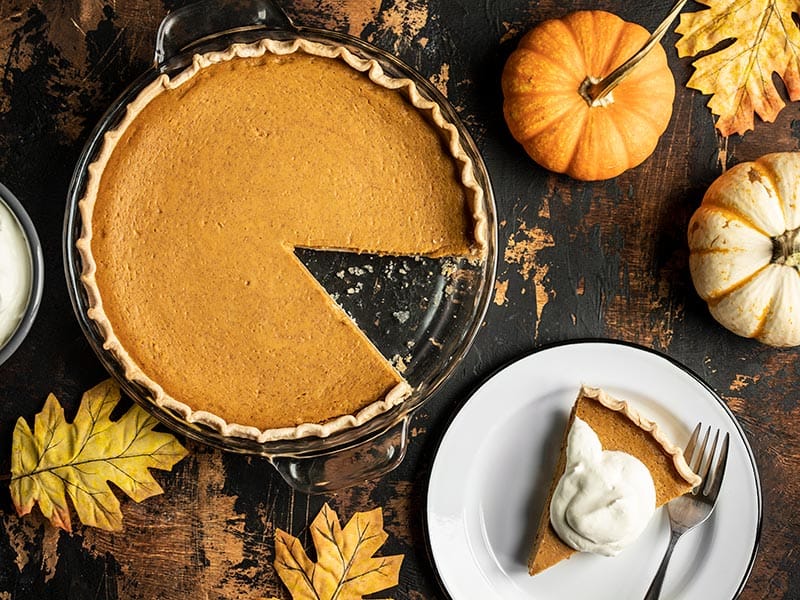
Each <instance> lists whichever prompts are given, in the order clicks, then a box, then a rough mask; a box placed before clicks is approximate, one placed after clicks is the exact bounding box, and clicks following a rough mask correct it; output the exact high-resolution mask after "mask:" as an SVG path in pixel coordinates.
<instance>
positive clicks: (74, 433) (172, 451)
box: [10, 379, 186, 531]
mask: <svg viewBox="0 0 800 600" xmlns="http://www.w3.org/2000/svg"><path fill="white" fill-rule="evenodd" d="M119 399H120V391H119V386H118V385H117V384H116V383H115V382H114V381H112V380H110V379H109V380H107V381H104V382H103V383H100V384H99V385H97V386H95V387H93V388H92V389H90V390H89V391H87V392H86V393H85V394H84V395H83V398H82V399H81V404H80V406H79V408H78V414H77V415H76V416H75V420H74V421H73V422H72V423H71V424H70V423H68V422H67V421H66V419H65V418H64V409H63V408H62V407H61V405H60V404H59V403H58V400H57V399H56V397H55V396H53V395H52V394H50V395H49V396H48V397H47V401H46V402H45V405H44V408H43V409H42V412H40V413H39V414H38V415H36V417H35V419H34V425H33V431H31V429H30V427H29V426H28V423H27V422H26V421H25V419H23V418H22V417H20V418H19V420H17V425H16V427H15V428H14V437H13V441H12V453H11V484H10V486H11V499H12V500H13V502H14V506H15V507H16V509H17V512H18V513H19V514H20V516H22V515H26V514H28V513H29V512H30V511H31V509H32V508H33V505H34V503H36V502H38V503H39V508H40V509H41V511H42V514H43V515H44V516H45V517H47V518H48V519H50V522H51V523H52V524H53V525H55V526H56V527H61V528H62V529H65V530H67V531H71V530H72V524H71V522H70V514H69V506H68V505H67V498H66V495H67V494H68V495H69V497H70V499H71V500H72V505H73V506H74V507H75V511H76V512H77V514H78V518H79V519H80V520H81V522H82V523H84V524H85V525H91V526H93V527H99V528H101V529H107V530H111V531H116V530H119V529H122V513H121V512H120V508H119V500H118V499H117V497H116V496H115V495H114V492H113V491H111V488H110V487H109V486H108V482H109V481H110V482H113V483H114V484H116V485H117V486H118V487H119V488H120V489H121V490H122V491H124V492H125V493H126V494H127V495H128V496H130V497H131V498H132V499H133V500H135V501H136V502H141V501H142V500H144V499H145V498H149V497H150V496H155V495H156V494H161V493H162V492H163V490H162V489H161V486H160V485H158V483H157V482H156V480H155V479H153V476H152V475H151V474H150V471H149V470H148V469H150V468H155V469H164V470H169V469H171V468H172V466H173V465H174V464H175V463H176V462H178V461H179V460H181V459H182V458H183V457H184V456H186V449H185V448H184V447H183V446H181V445H180V444H179V443H178V441H177V440H176V439H175V438H174V437H173V436H172V435H170V434H168V433H159V432H156V431H153V427H155V426H156V425H157V424H158V421H156V420H155V419H154V418H153V417H151V416H150V415H148V414H147V413H146V412H145V411H144V410H142V409H141V408H139V407H138V406H133V407H132V408H130V409H129V410H128V411H127V412H126V413H125V414H124V415H123V416H122V417H121V418H120V419H119V420H117V421H111V420H110V419H109V417H110V415H111V412H112V411H113V410H114V407H115V406H116V405H117V402H119Z"/></svg>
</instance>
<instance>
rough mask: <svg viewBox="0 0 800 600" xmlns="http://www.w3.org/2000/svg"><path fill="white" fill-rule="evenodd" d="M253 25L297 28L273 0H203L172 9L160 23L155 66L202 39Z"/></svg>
mask: <svg viewBox="0 0 800 600" xmlns="http://www.w3.org/2000/svg"><path fill="white" fill-rule="evenodd" d="M254 27H259V28H271V29H294V25H293V24H292V21H291V19H290V18H289V17H288V16H287V15H286V13H285V12H283V9H281V8H280V7H279V6H278V5H277V4H276V3H275V2H273V1H272V0H200V1H199V2H194V3H192V4H189V5H187V6H184V7H182V8H179V9H177V10H174V11H172V12H171V13H169V14H168V15H167V16H166V17H164V20H163V21H161V25H159V27H158V33H157V34H156V53H155V63H156V66H157V67H158V66H160V65H163V64H164V63H166V62H168V61H169V60H170V59H171V58H173V57H174V56H176V55H177V54H179V53H180V52H181V51H183V50H184V49H185V48H186V47H187V46H189V45H191V44H192V43H194V42H197V41H200V40H202V39H205V38H208V37H213V36H216V35H217V34H220V33H223V32H230V31H236V30H242V29H251V28H254Z"/></svg>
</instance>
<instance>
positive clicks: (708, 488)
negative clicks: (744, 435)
mask: <svg viewBox="0 0 800 600" xmlns="http://www.w3.org/2000/svg"><path fill="white" fill-rule="evenodd" d="M730 439H731V435H730V433H728V432H725V437H724V438H723V439H722V447H721V448H720V450H719V458H718V459H717V465H716V467H714V472H713V473H712V474H711V477H712V479H711V480H709V481H708V482H706V485H705V486H704V489H703V495H705V496H707V497H708V498H709V499H710V500H711V501H712V502H715V501H716V499H717V496H718V495H719V489H720V488H721V487H722V477H723V475H725V465H726V464H727V463H728V445H729V442H730Z"/></svg>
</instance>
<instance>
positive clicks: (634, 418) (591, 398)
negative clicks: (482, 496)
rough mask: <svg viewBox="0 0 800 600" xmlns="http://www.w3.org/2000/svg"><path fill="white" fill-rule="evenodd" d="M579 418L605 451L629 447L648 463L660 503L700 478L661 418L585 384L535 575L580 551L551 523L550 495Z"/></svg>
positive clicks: (537, 542) (531, 565)
mask: <svg viewBox="0 0 800 600" xmlns="http://www.w3.org/2000/svg"><path fill="white" fill-rule="evenodd" d="M575 417H579V418H580V419H582V420H583V421H585V422H586V423H588V425H589V426H590V427H591V428H592V429H593V430H594V431H595V433H597V436H598V437H599V438H600V443H601V444H602V446H603V449H604V450H616V451H621V452H627V453H628V454H631V455H633V456H634V457H636V458H638V459H639V460H640V461H642V462H643V463H644V464H645V466H647V468H648V469H649V470H650V474H651V475H652V477H653V483H654V484H655V488H656V506H661V505H663V504H665V503H667V502H669V501H670V500H672V499H674V498H677V497H678V496H681V495H683V494H685V493H686V492H688V491H690V490H691V489H692V488H693V487H694V486H696V485H698V484H699V483H700V481H701V480H700V477H698V476H697V475H696V474H695V473H694V472H693V471H692V470H691V469H690V468H689V465H688V464H686V460H685V459H684V457H683V451H682V450H681V449H680V448H677V447H676V446H674V445H673V444H672V443H671V442H670V441H669V440H668V439H667V438H666V437H665V436H664V434H663V432H662V431H661V430H660V429H659V427H658V425H657V424H656V423H654V422H653V421H650V420H648V419H646V418H644V417H643V416H642V415H641V414H639V412H638V411H637V410H636V409H634V408H632V407H631V406H630V405H628V403H627V402H624V401H622V400H618V399H616V398H613V397H611V396H609V395H608V394H606V393H605V392H604V391H603V390H601V389H597V388H591V387H586V386H583V387H581V390H580V392H579V394H578V398H577V400H576V401H575V404H574V405H573V407H572V412H571V413H570V416H569V422H568V424H567V428H566V430H565V432H564V437H563V440H562V443H561V452H560V456H559V460H558V465H557V466H556V471H555V477H554V478H553V483H552V485H551V487H550V491H549V493H548V495H547V501H546V502H545V506H544V510H543V511H542V515H541V517H540V519H539V527H538V529H537V531H536V537H535V539H534V542H533V547H532V550H531V554H530V557H529V559H528V572H529V573H530V574H531V575H536V574H537V573H541V572H542V571H544V570H545V569H548V568H550V567H552V566H553V565H555V564H556V563H558V562H561V561H562V560H564V559H567V558H569V557H570V556H572V555H573V554H575V553H576V552H577V551H576V550H575V549H573V548H572V547H570V546H568V545H567V544H565V543H564V542H563V541H562V540H561V538H560V537H558V534H556V532H555V530H554V529H553V526H552V525H551V524H550V500H551V499H552V497H553V493H554V491H555V488H556V485H557V484H558V481H559V480H560V479H561V476H562V475H563V474H564V470H565V467H566V449H567V437H568V434H569V431H570V429H571V427H572V423H573V421H574V420H575Z"/></svg>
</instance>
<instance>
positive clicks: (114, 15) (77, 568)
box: [0, 0, 800, 600]
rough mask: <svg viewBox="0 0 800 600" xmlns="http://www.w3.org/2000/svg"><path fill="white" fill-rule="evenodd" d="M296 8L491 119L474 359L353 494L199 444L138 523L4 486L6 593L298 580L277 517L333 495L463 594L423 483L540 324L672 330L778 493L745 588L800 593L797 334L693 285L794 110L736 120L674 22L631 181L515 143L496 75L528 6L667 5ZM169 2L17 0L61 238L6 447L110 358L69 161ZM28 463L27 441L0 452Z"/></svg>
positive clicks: (385, 1) (466, 2)
mask: <svg viewBox="0 0 800 600" xmlns="http://www.w3.org/2000/svg"><path fill="white" fill-rule="evenodd" d="M280 3H281V4H282V5H283V6H284V7H285V8H286V9H287V11H288V12H289V13H290V15H291V16H292V17H294V18H295V19H296V20H297V21H298V22H300V23H305V24H309V25H316V26H322V27H327V28H331V29H336V30H339V31H346V32H349V33H351V34H353V35H357V36H360V37H362V38H363V39H365V40H368V41H370V42H372V43H374V44H376V45H378V46H381V47H383V48H385V49H387V50H390V51H392V52H394V53H396V54H397V55H399V56H400V57H401V58H402V59H404V60H405V61H406V62H408V63H409V64H411V65H412V66H414V67H415V68H417V69H418V70H419V71H420V72H422V73H423V74H424V75H425V76H426V77H428V78H429V79H430V80H431V81H432V82H433V83H434V84H435V85H436V86H437V87H438V88H439V89H440V90H441V91H442V92H443V93H445V94H447V96H448V97H449V98H450V100H451V101H452V102H453V104H454V105H455V106H456V107H457V109H458V110H459V111H460V113H461V116H462V118H463V119H464V121H465V122H466V123H467V125H468V127H469V128H470V129H471V131H472V133H473V134H474V136H475V138H476V140H477V142H478V144H479V146H480V148H481V151H482V153H483V155H484V157H485V159H486V162H487V164H488V167H489V170H490V173H491V176H492V179H493V182H494V186H495V192H496V196H497V200H498V210H499V221H500V228H499V240H500V248H499V256H500V261H499V265H498V274H497V281H496V287H495V295H494V297H493V300H494V301H493V302H492V303H491V305H490V308H489V312H488V314H487V316H486V321H485V325H484V327H483V328H482V331H481V332H480V334H479V336H478V338H477V341H476V344H475V346H474V348H473V349H472V351H471V352H470V354H469V355H468V357H467V358H466V360H465V361H464V362H463V363H462V364H461V365H460V366H459V368H458V369H457V372H456V374H455V375H454V377H453V378H452V379H451V380H450V381H449V382H448V383H447V384H446V385H445V386H444V387H443V389H442V390H441V392H440V393H439V394H438V395H437V396H436V397H435V398H434V399H433V400H432V401H431V402H430V403H429V404H427V405H425V406H424V407H423V409H422V410H420V411H419V412H418V413H417V415H416V416H415V418H414V420H413V421H412V424H411V438H412V443H411V446H410V450H409V454H408V456H407V457H406V459H405V461H404V462H403V464H402V465H401V466H400V468H399V469H397V470H396V471H395V472H393V473H390V474H389V475H387V476H386V477H384V478H383V479H382V480H380V481H377V482H370V483H368V484H364V485H362V486H357V487H355V488H352V489H349V490H346V491H344V492H341V493H339V494H335V495H331V496H320V497H306V496H303V495H300V494H295V493H293V492H291V491H290V490H289V488H288V487H287V486H286V485H285V484H284V483H283V482H282V481H281V480H280V478H279V477H278V476H277V474H276V473H275V471H274V470H273V469H272V467H270V465H268V464H267V463H266V462H265V461H263V460H261V459H258V458H247V457H241V456H234V455H223V454H222V453H220V452H218V451H216V450H211V449H208V448H203V447H201V446H198V445H196V444H191V443H190V444H189V447H190V449H191V450H192V454H191V456H190V457H189V458H188V459H186V460H185V461H183V462H182V463H181V464H180V465H178V466H177V467H176V468H175V470H174V471H173V472H172V473H169V474H164V473H159V474H158V477H159V481H160V482H161V484H162V485H163V487H164V489H165V493H164V494H163V495H162V496H159V497H156V498H153V499H150V500H148V501H146V502H144V503H143V504H135V503H133V502H131V501H130V500H128V499H123V500H122V505H123V512H124V514H125V524H126V529H125V531H124V532H123V533H117V534H110V533H106V532H101V531H96V530H89V529H81V528H78V529H77V530H76V532H75V533H74V534H73V535H67V534H65V533H62V532H59V531H56V530H54V529H53V528H51V527H50V526H49V525H46V524H45V523H44V522H43V521H42V519H41V518H40V517H37V516H36V515H33V516H30V517H26V518H24V519H20V518H18V517H16V516H15V515H14V514H13V512H12V508H11V503H10V500H9V498H8V494H7V493H5V492H4V493H3V495H2V500H0V599H4V598H21V599H27V598H35V599H48V598H65V597H68V598H76V599H82V598H104V599H112V598H119V599H125V600H138V599H142V600H144V599H150V598H165V599H176V600H177V599H183V598H187V597H199V598H211V599H217V598H220V599H221V598H248V599H249V598H262V597H273V596H274V597H276V598H280V599H286V598H288V597H289V596H288V594H287V592H286V591H285V590H284V589H283V588H282V586H281V584H280V582H279V581H278V579H277V577H276V575H275V571H274V569H273V567H272V560H273V542H272V536H273V533H274V530H275V528H276V527H280V528H282V529H285V530H287V531H290V532H291V533H293V534H294V535H297V536H299V537H300V539H301V541H303V543H304V544H305V545H306V546H307V547H308V546H310V539H309V534H308V529H307V524H308V523H309V522H310V520H311V518H313V516H314V515H315V514H316V512H317V511H318V510H319V508H320V507H321V506H322V504H323V503H324V502H325V501H328V502H330V503H331V506H332V507H333V508H334V509H335V510H336V511H337V512H338V513H339V514H340V516H341V517H342V518H343V519H349V517H350V516H351V515H352V513H353V512H355V511H357V510H366V509H370V508H373V507H375V506H377V505H381V506H383V507H384V518H385V523H386V530H387V531H388V532H389V535H390V538H389V541H388V542H387V545H386V547H385V550H386V553H389V554H394V553H404V554H405V555H406V559H405V561H404V563H403V568H402V571H401V579H400V585H399V586H398V588H397V589H396V590H393V591H391V592H390V593H388V594H387V595H391V597H394V598H398V599H399V598H411V599H423V598H424V599H430V598H443V597H444V594H443V592H442V591H441V590H440V589H439V588H438V586H437V583H436V579H435V576H434V573H433V570H432V567H431V565H430V563H429V559H428V555H427V552H426V550H425V544H426V542H425V534H424V525H423V519H422V512H423V510H424V501H425V479H426V477H427V474H428V472H429V470H430V463H431V460H432V456H433V454H434V451H435V448H436V444H437V442H438V440H439V439H440V437H441V435H442V433H443V431H444V428H445V426H446V424H447V422H448V421H449V419H450V417H451V416H452V414H453V412H454V410H455V409H456V408H457V407H458V406H459V405H460V404H461V402H462V401H463V399H464V398H465V397H466V396H467V395H468V394H469V393H470V391H471V390H472V389H474V387H475V386H476V385H477V384H478V383H479V382H480V381H481V380H482V379H483V378H485V377H486V376H487V375H488V374H490V373H491V372H492V371H494V370H495V369H496V368H498V367H499V366H500V365H502V364H504V363H506V362H508V361H510V360H512V359H514V358H517V357H519V356H521V355H522V354H524V353H527V352H529V351H531V350H533V349H535V348H537V347H539V346H541V345H543V344H546V343H549V342H555V341H560V340H566V339H573V338H580V337H608V338H613V339H623V340H627V341H633V342H638V343H640V344H643V345H645V346H648V347H652V348H656V349H659V350H661V351H663V352H665V353H667V354H668V355H670V356H672V357H674V358H676V359H678V360H680V361H681V362H683V363H684V364H686V365H687V366H688V367H689V368H691V369H692V370H694V371H695V372H697V373H699V374H700V375H701V376H702V377H703V378H704V379H705V380H706V381H707V382H708V383H709V384H710V385H711V386H712V387H713V388H715V389H716V390H717V391H718V392H719V393H720V394H721V395H722V396H723V397H724V398H725V400H726V401H727V403H728V404H729V406H730V407H731V409H732V410H733V411H734V412H735V413H736V415H737V416H738V417H739V419H740V421H741V423H742V424H743V426H744V428H745V430H746V432H747V433H748V434H749V436H750V439H751V442H752V445H753V448H754V451H755V454H756V458H757V461H758V463H759V466H760V469H761V477H762V484H763V489H764V498H765V507H764V510H765V520H764V533H763V538H762V544H761V552H760V554H759V558H758V560H757V561H756V564H755V567H754V570H753V574H752V576H751V578H750V581H749V584H748V586H747V588H746V590H745V593H744V595H743V598H746V599H762V598H763V599H767V598H777V597H796V596H797V592H798V590H800V575H798V574H799V573H800V558H799V557H798V556H797V553H796V552H795V548H796V547H797V545H798V541H800V540H799V539H798V531H800V517H798V515H800V500H798V498H799V497H800V489H798V483H797V481H798V480H799V478H798V469H800V442H798V440H800V406H799V404H800V400H799V399H798V398H800V396H798V384H797V381H798V379H800V378H799V377H798V376H799V375H800V373H798V368H800V367H798V366H797V365H798V361H797V358H798V356H797V352H796V351H794V350H775V349H771V348H767V347H765V346H761V345H759V344H756V343H754V342H750V341H748V340H742V339H739V338H736V337H735V336H733V335H732V334H730V333H728V332H727V331H725V330H723V329H722V328H721V327H719V326H718V325H717V324H716V323H715V322H714V321H713V319H712V318H711V317H710V316H709V314H708V310H707V308H706V307H705V305H704V304H703V303H702V301H701V300H700V299H699V298H698V297H697V296H696V294H694V291H693V289H692V285H691V281H690V279H689V275H688V268H687V263H688V252H687V249H686V242H685V231H686V226H687V224H688V220H689V217H690V216H691V214H692V212H693V211H694V209H695V208H696V206H697V205H698V204H699V202H700V198H701V197H702V194H703V191H704V190H705V188H706V187H707V186H708V184H709V183H710V182H711V181H712V180H713V179H714V178H715V177H716V176H717V175H718V174H719V173H720V172H721V170H722V169H724V168H727V167H729V166H731V165H733V164H736V163H738V162H741V161H744V160H752V159H754V158H756V157H758V156H759V155H761V154H764V153H765V152H768V151H775V150H795V149H797V148H798V144H799V143H800V119H798V116H797V106H796V105H794V106H789V107H788V108H787V109H786V110H784V111H782V112H781V114H780V115H779V117H778V121H777V122H776V123H774V124H764V123H760V124H758V125H757V126H756V130H755V131H754V132H751V133H748V134H747V135H746V136H745V137H744V138H738V137H736V138H732V139H731V140H727V141H726V140H721V139H718V137H717V135H716V134H715V132H714V129H713V122H712V119H711V115H710V113H709V112H708V110H707V109H706V108H705V106H704V105H705V99H704V98H702V97H700V96H698V95H697V94H696V93H694V92H691V91H689V90H686V89H685V88H684V87H683V84H684V83H685V82H686V80H687V79H688V77H689V74H690V67H689V65H688V62H687V61H681V60H678V58H677V55H676V53H675V51H674V49H673V48H672V47H671V44H672V43H673V42H674V36H673V35H672V34H668V35H667V37H666V38H665V45H666V46H667V54H668V57H669V61H670V65H671V66H672V68H673V71H674V73H675V76H676V81H677V83H678V90H677V96H676V99H675V105H674V115H673V118H672V122H671V123H670V126H669V127H668V129H667V131H666V132H665V134H664V136H663V137H662V139H661V141H660V143H659V146H658V148H657V149H656V152H655V154H654V155H653V156H652V157H651V158H650V159H649V160H647V161H646V162H645V163H644V164H643V165H641V166H640V167H638V168H637V169H635V170H634V171H632V172H628V173H625V174H623V175H621V176H620V177H618V178H616V179H615V180H612V181H608V182H598V183H582V182H576V181H572V180H570V179H568V178H566V177H562V176H557V175H553V174H549V173H547V172H544V171H543V170H542V169H540V168H539V167H537V166H536V165H535V164H533V163H532V162H531V161H530V160H529V159H528V158H527V157H526V156H525V154H524V153H523V152H522V151H521V149H520V148H519V147H518V145H517V144H516V143H515V142H514V141H513V139H511V137H510V135H509V134H508V131H507V129H506V127H505V125H504V122H503V118H502V97H501V94H500V91H499V78H500V72H501V70H502V66H503V64H504V62H505V59H506V58H507V56H508V54H509V53H510V52H511V50H512V49H513V48H514V46H515V44H516V42H517V40H518V39H519V36H520V35H521V34H522V33H523V32H524V31H525V30H527V29H528V28H529V27H530V26H531V25H533V24H534V23H536V22H537V21H540V20H542V19H545V18H548V17H555V16H560V15H563V14H564V13H566V12H567V11H569V10H571V9H579V8H604V9H607V10H612V11H615V12H617V13H619V14H621V16H623V17H624V18H627V19H629V20H632V21H636V22H639V23H641V24H642V25H644V26H645V27H648V28H649V29H653V28H654V27H655V25H656V24H657V23H658V22H659V20H660V17H661V14H662V12H663V11H662V8H663V10H666V5H665V6H664V7H660V6H654V5H653V4H654V3H649V2H644V1H639V2H631V3H620V2H611V1H610V0H601V1H598V2H586V1H585V2H580V1H578V0H567V1H565V2H555V1H554V0H542V1H540V2H529V1H523V0H501V1H495V2H482V1H479V0H475V1H472V0H459V1H457V2H453V1H451V0H322V1H315V0H280ZM181 4H182V2H176V1H173V0H115V1H113V0H36V1H32V2H23V1H22V0H0V40H2V43H0V69H1V70H2V77H1V78H0V81H1V82H2V87H1V88H0V181H2V182H3V183H5V184H6V185H8V186H9V187H10V188H11V189H12V190H14V191H15V193H16V194H17V195H18V196H19V198H20V200H21V201H22V202H23V204H25V206H26V207H27V209H28V211H29V212H30V214H31V217H32V218H33V220H34V222H35V223H36V225H37V227H38V229H39V234H40V237H41V238H42V241H43V244H44V253H45V260H46V264H47V273H48V275H47V281H46V284H45V296H44V301H43V304H42V309H41V311H40V313H39V317H38V319H37V321H36V323H35V325H34V328H33V331H32V332H31V334H30V336H29V338H28V339H27V340H26V342H25V344H24V345H23V346H22V348H20V350H19V351H18V352H17V353H16V354H15V356H14V357H13V358H12V360H10V361H9V362H8V363H6V364H5V365H3V366H2V367H0V448H6V449H7V448H9V446H10V435H11V430H12V428H13V425H14V422H15V421H16V419H17V417H19V416H20V415H22V416H25V417H26V418H29V419H30V418H31V417H32V416H33V415H34V414H35V413H36V412H37V411H38V410H39V408H40V407H41V402H42V400H43V399H44V398H45V397H46V395H47V393H48V392H50V391H53V392H55V393H56V395H57V396H58V397H59V398H62V399H63V401H64V403H65V406H66V407H67V409H68V412H69V411H70V410H74V409H75V407H76V406H77V402H78V400H79V399H80V394H81V392H82V391H83V390H84V389H86V388H88V387H90V386H91V385H93V384H95V383H96V382H97V381H99V380H100V379H101V378H103V376H104V373H103V371H102V368H101V367H100V365H99V363H98V362H97V360H96V359H95V358H94V355H93V354H92V352H91V350H90V349H89V347H88V345H87V343H86V342H85V341H84V339H83V336H82V334H81V332H80V329H79V327H78V325H77V323H76V322H75V319H74V317H73V315H72V310H71V306H70V303H69V300H68V297H67V293H66V288H65V286H64V283H63V278H62V276H61V270H62V267H61V241H60V238H61V224H62V223H61V220H62V215H63V209H64V198H65V195H66V190H67V185H68V182H69V178H70V176H71V173H72V169H73V167H74V165H75V162H76V160H77V157H78V154H79V152H80V149H81V146H82V144H83V143H84V142H85V140H86V139H87V138H88V135H89V132H90V130H91V128H92V127H93V126H94V124H95V123H96V122H97V120H98V119H99V117H100V115H101V114H102V112H103V111H104V110H105V108H106V107H107V106H108V105H109V104H110V103H111V102H112V101H113V99H114V98H115V97H116V96H117V95H118V94H119V93H120V92H121V91H122V90H123V89H124V88H125V86H126V85H127V84H128V83H130V82H131V81H132V80H133V79H134V78H135V77H136V76H137V75H138V74H139V73H141V72H142V71H143V70H144V69H146V68H147V67H148V65H149V64H150V61H151V59H152V43H153V39H154V35H155V29H156V27H157V25H158V23H159V21H160V20H161V18H163V16H164V15H165V14H166V13H167V12H168V11H169V10H172V9H174V8H176V7H178V6H179V5H181ZM0 458H2V462H3V464H4V467H3V469H2V470H3V471H6V470H7V469H8V452H7V451H5V452H3V451H0Z"/></svg>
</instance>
